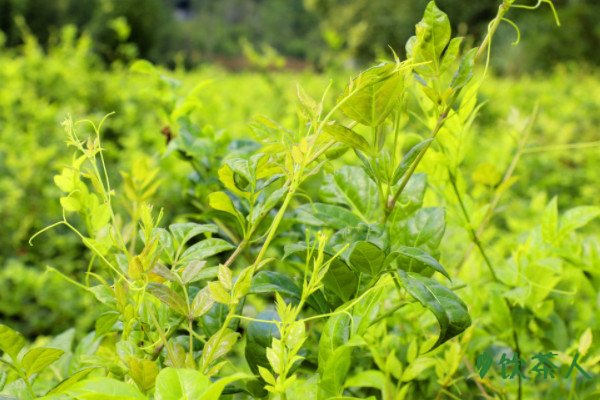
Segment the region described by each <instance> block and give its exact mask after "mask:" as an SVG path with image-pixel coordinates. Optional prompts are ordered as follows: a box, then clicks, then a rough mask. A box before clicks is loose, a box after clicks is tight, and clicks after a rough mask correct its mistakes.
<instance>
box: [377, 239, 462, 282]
mask: <svg viewBox="0 0 600 400" xmlns="http://www.w3.org/2000/svg"><path fill="white" fill-rule="evenodd" d="M392 261H396V262H397V264H398V266H399V267H400V268H402V269H403V270H405V271H407V272H411V271H415V270H416V271H417V272H419V270H420V269H422V268H424V267H430V268H433V269H434V270H435V271H437V272H439V273H440V274H442V275H444V276H445V277H446V278H448V279H451V278H450V275H448V272H446V270H445V269H444V267H443V266H442V265H441V264H440V263H439V262H438V261H437V260H436V259H435V258H433V257H432V256H431V255H430V254H429V253H427V252H426V251H425V250H423V249H420V248H418V247H406V246H402V247H399V248H397V249H396V250H395V251H394V252H392V253H390V254H389V255H388V257H387V258H386V264H389V263H391V262H392Z"/></svg>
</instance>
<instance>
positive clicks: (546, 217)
mask: <svg viewBox="0 0 600 400" xmlns="http://www.w3.org/2000/svg"><path fill="white" fill-rule="evenodd" d="M557 236H558V206H557V201H556V197H554V198H553V199H552V200H551V201H550V203H548V205H547V206H546V209H545V210H544V214H543V215H542V238H543V239H544V241H545V242H547V243H554V242H555V241H556V238H557Z"/></svg>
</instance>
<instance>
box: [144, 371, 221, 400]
mask: <svg viewBox="0 0 600 400" xmlns="http://www.w3.org/2000/svg"><path fill="white" fill-rule="evenodd" d="M210 384H211V382H210V379H209V378H208V377H207V376H205V375H203V374H202V373H201V372H199V371H196V370H193V369H184V368H171V367H167V368H165V369H163V370H161V371H160V373H159V374H158V377H157V378H156V392H155V397H156V400H182V399H190V400H191V399H200V398H201V397H202V395H203V394H204V393H205V392H206V390H207V389H208V387H209V386H210Z"/></svg>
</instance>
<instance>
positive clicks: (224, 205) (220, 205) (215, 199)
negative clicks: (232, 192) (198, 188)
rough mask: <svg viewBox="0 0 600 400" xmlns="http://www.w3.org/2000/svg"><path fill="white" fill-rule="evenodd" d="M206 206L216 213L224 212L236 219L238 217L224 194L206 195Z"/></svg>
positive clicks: (238, 214) (237, 212)
mask: <svg viewBox="0 0 600 400" xmlns="http://www.w3.org/2000/svg"><path fill="white" fill-rule="evenodd" d="M208 204H209V205H210V206H211V207H212V208H214V209H215V210H218V211H223V212H226V213H227V214H231V215H233V216H234V217H236V218H239V217H240V213H239V211H238V210H237V209H236V208H235V206H234V205H233V202H232V201H231V199H230V198H229V196H227V194H226V193H225V192H213V193H211V194H209V195H208Z"/></svg>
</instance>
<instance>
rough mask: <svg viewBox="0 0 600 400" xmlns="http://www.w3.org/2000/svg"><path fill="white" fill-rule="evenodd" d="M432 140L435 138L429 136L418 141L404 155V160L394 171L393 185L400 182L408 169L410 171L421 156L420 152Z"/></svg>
mask: <svg viewBox="0 0 600 400" xmlns="http://www.w3.org/2000/svg"><path fill="white" fill-rule="evenodd" d="M432 141H433V138H429V139H425V140H423V141H422V142H420V143H417V144H416V145H414V146H413V147H412V148H411V149H410V150H409V151H408V152H407V153H406V154H405V155H404V157H402V161H400V164H399V165H398V167H397V168H396V170H395V171H394V175H393V177H392V185H395V184H396V183H398V181H399V180H400V178H402V177H403V176H404V174H405V173H406V171H408V169H409V168H410V166H411V165H412V164H413V163H414V162H415V160H416V159H417V157H418V156H419V153H421V151H423V149H424V148H426V147H427V146H429V143H431V142H432Z"/></svg>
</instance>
